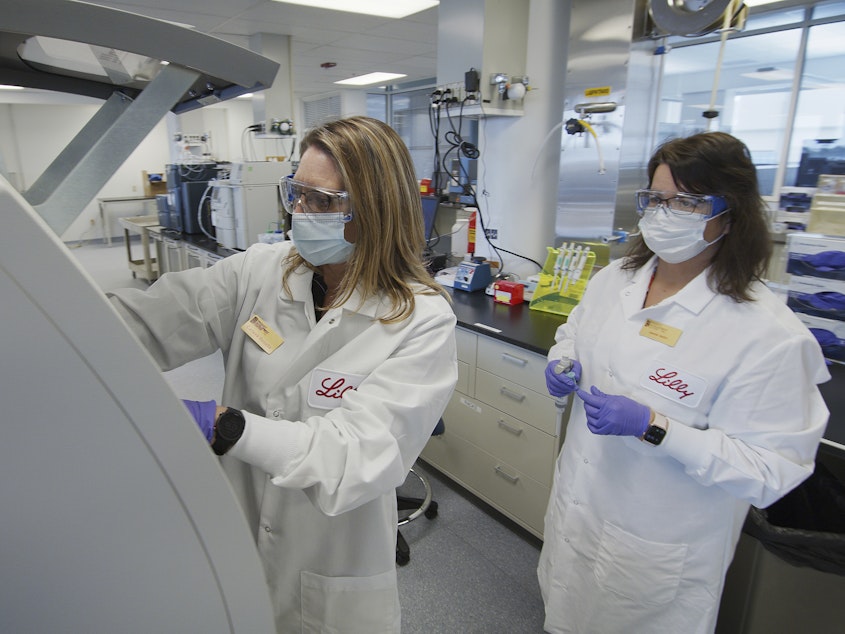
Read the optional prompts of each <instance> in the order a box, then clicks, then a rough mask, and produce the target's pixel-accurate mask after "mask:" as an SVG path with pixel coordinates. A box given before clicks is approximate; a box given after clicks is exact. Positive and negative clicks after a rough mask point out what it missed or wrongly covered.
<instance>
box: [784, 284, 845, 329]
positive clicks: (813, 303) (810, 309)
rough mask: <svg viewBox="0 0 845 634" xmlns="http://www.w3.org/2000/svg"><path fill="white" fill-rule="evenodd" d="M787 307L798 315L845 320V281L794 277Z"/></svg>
mask: <svg viewBox="0 0 845 634" xmlns="http://www.w3.org/2000/svg"><path fill="white" fill-rule="evenodd" d="M786 305H787V306H789V307H790V308H791V309H792V310H794V311H795V312H796V313H806V314H808V315H815V316H816V317H824V318H825V319H837V320H845V281H843V280H827V279H824V278H821V277H809V276H798V275H793V276H792V277H791V278H790V280H789V290H788V292H787V294H786Z"/></svg>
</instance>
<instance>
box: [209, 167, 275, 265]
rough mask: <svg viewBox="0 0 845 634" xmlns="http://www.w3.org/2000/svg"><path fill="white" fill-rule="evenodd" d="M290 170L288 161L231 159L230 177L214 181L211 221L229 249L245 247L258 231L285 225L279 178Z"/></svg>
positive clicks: (220, 238) (222, 241)
mask: <svg viewBox="0 0 845 634" xmlns="http://www.w3.org/2000/svg"><path fill="white" fill-rule="evenodd" d="M290 172H291V164H290V162H288V161H249V162H245V163H232V165H231V170H230V172H229V178H228V179H224V180H218V181H216V182H214V183H213V184H212V185H213V188H214V189H213V191H212V194H211V222H212V224H213V225H214V226H215V228H216V230H217V232H216V234H217V241H218V242H219V243H220V244H222V245H223V246H224V247H227V248H229V249H241V250H243V249H246V248H247V247H248V246H249V245H251V244H255V243H256V242H258V236H259V234H263V233H265V232H267V231H275V230H277V229H281V228H282V226H283V222H282V221H283V219H282V215H283V214H282V213H281V212H280V209H279V180H280V179H281V178H282V177H283V176H287V175H288V174H290Z"/></svg>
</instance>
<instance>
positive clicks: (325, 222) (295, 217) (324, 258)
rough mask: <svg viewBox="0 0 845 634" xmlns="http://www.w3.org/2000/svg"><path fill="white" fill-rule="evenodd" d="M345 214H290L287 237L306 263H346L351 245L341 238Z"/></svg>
mask: <svg viewBox="0 0 845 634" xmlns="http://www.w3.org/2000/svg"><path fill="white" fill-rule="evenodd" d="M348 219H349V215H348V214H343V213H320V214H304V213H295V214H291V229H290V238H291V240H293V244H294V245H295V246H296V250H297V251H299V255H301V256H302V257H303V258H304V259H305V261H306V262H308V263H309V264H312V265H314V266H322V265H323V264H339V263H340V262H346V261H347V260H348V259H349V256H350V255H352V252H353V251H354V250H355V245H354V244H352V243H351V242H347V241H346V239H345V238H344V237H343V229H344V227H346V222H348Z"/></svg>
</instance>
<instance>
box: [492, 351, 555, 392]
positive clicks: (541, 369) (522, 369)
mask: <svg viewBox="0 0 845 634" xmlns="http://www.w3.org/2000/svg"><path fill="white" fill-rule="evenodd" d="M477 365H478V367H479V368H481V369H482V370H487V371H488V372H491V373H493V374H496V375H498V376H501V377H503V378H505V379H508V380H509V381H513V382H514V383H518V384H519V385H522V386H523V387H527V388H528V389H530V390H534V391H535V392H538V393H540V394H548V390H547V389H546V376H545V370H546V358H545V357H544V356H542V355H539V354H537V353H536V352H529V351H528V350H526V349H524V348H519V347H517V346H512V345H510V344H508V343H504V342H502V341H497V340H495V339H491V338H490V337H478V361H477Z"/></svg>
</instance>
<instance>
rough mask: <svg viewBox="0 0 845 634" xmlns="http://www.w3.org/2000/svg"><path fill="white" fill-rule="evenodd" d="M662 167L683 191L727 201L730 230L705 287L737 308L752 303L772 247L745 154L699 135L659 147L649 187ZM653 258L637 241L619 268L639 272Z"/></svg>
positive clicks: (726, 140) (737, 145) (726, 139)
mask: <svg viewBox="0 0 845 634" xmlns="http://www.w3.org/2000/svg"><path fill="white" fill-rule="evenodd" d="M660 165H666V166H667V167H668V168H669V170H670V171H671V172H672V178H673V179H674V181H675V184H676V185H677V186H678V189H680V190H681V191H685V192H689V193H691V194H711V195H714V194H715V195H718V196H722V197H724V198H725V200H727V203H728V212H727V214H728V222H729V223H730V230H729V231H728V233H727V234H726V235H725V236H724V237H723V238H722V239H721V240H720V245H719V249H718V251H717V252H716V254H715V255H714V256H713V260H712V261H711V264H710V268H709V270H708V282H709V284H710V286H711V288H713V289H714V290H715V291H717V292H719V293H721V294H723V295H728V296H730V297H732V298H733V299H734V300H736V301H737V302H743V301H750V300H751V299H752V297H751V293H750V286H751V284H752V283H753V282H754V281H757V280H761V279H762V278H763V276H764V275H765V273H766V268H767V266H768V263H769V258H770V256H771V253H772V242H771V237H770V235H769V222H768V218H767V215H766V206H765V203H764V202H763V199H762V198H761V197H760V190H759V186H758V184H757V168H756V167H754V163H753V162H752V161H751V154H750V152H749V151H748V148H747V147H746V146H745V144H744V143H743V142H742V141H740V140H739V139H737V138H736V137H733V136H731V135H730V134H726V133H724V132H702V133H700V134H694V135H692V136H689V137H685V138H679V139H672V140H670V141H667V142H666V143H664V144H663V145H661V146H660V147H659V148H658V149H657V150H656V151H655V153H654V155H653V156H652V157H651V159H650V160H649V162H648V181H649V183H651V181H652V179H653V178H654V172H655V171H656V170H657V168H658V166H660ZM652 255H653V253H652V251H651V249H649V248H648V246H646V244H645V242H644V241H643V240H642V238H641V237H637V238H636V239H635V240H634V241H633V242H632V244H631V248H630V249H629V251H628V253H627V260H626V262H625V264H624V265H623V268H625V269H639V268H640V267H641V266H643V265H644V264H645V263H646V262H647V261H648V260H649V259H650V258H651V256H652Z"/></svg>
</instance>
